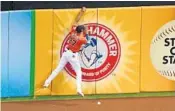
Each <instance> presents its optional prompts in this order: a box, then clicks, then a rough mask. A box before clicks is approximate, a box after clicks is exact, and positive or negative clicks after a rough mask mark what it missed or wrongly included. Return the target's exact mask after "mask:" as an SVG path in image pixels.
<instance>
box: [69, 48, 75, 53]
mask: <svg viewBox="0 0 175 111" xmlns="http://www.w3.org/2000/svg"><path fill="white" fill-rule="evenodd" d="M67 50H70V49H69V48H67ZM70 51H71V52H72V53H77V52H74V51H72V50H70Z"/></svg>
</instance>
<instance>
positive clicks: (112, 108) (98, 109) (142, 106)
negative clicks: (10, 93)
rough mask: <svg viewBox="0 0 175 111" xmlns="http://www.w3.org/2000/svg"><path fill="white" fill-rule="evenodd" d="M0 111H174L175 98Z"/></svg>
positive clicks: (21, 105) (14, 105)
mask: <svg viewBox="0 0 175 111" xmlns="http://www.w3.org/2000/svg"><path fill="white" fill-rule="evenodd" d="M98 101H100V102H101V105H97V102H98ZM2 111H175V97H156V98H120V99H98V100H62V101H32V102H5V103H2Z"/></svg>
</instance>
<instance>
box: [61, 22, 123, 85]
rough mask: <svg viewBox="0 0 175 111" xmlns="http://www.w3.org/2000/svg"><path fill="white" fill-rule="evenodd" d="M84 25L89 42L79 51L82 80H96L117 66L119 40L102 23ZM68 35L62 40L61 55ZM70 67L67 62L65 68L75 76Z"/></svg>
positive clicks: (119, 52) (119, 49)
mask: <svg viewBox="0 0 175 111" xmlns="http://www.w3.org/2000/svg"><path fill="white" fill-rule="evenodd" d="M84 25H85V26H87V27H88V31H89V42H88V43H87V44H86V45H85V46H84V48H83V50H82V51H80V52H79V57H80V63H81V67H82V68H81V69H82V80H83V81H86V82H93V81H98V80H101V79H104V78H105V77H107V76H108V75H109V74H111V73H112V72H113V70H114V69H115V68H116V67H117V64H118V63H119V60H120V55H121V47H120V42H119V40H118V38H117V36H116V35H115V33H114V32H113V31H112V30H110V29H109V28H108V27H106V26H104V25H102V24H97V23H89V24H84ZM69 37H70V34H68V35H67V36H66V38H65V39H64V41H63V44H62V48H61V52H60V53H61V56H62V53H63V51H64V50H65V48H66V45H67V44H68V38H69ZM71 67H72V66H71V65H70V64H69V63H67V64H66V66H65V70H66V71H67V72H68V74H70V75H71V76H72V77H74V78H76V73H75V71H74V70H73V68H71Z"/></svg>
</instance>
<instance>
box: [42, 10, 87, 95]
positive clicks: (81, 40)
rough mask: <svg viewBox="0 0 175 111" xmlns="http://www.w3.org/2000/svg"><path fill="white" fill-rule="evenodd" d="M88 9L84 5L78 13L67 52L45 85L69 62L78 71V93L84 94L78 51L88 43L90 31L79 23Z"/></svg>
mask: <svg viewBox="0 0 175 111" xmlns="http://www.w3.org/2000/svg"><path fill="white" fill-rule="evenodd" d="M85 11H86V8H85V7H83V8H82V9H81V11H80V13H79V14H78V16H77V18H76V21H75V23H74V25H73V26H72V29H71V31H70V34H71V35H70V38H69V43H68V46H67V47H66V50H65V52H63V54H62V57H61V59H60V63H59V65H58V66H57V67H56V69H55V70H53V72H52V73H51V75H50V76H49V77H48V79H47V80H46V81H45V83H44V87H45V88H47V87H48V86H49V85H50V83H51V81H52V80H53V79H54V78H55V77H56V76H57V75H58V74H59V72H60V71H61V70H62V69H63V68H64V66H65V65H66V64H67V63H68V62H69V63H70V64H71V66H72V68H73V69H74V71H75V72H76V76H77V77H76V85H77V93H78V94H79V95H80V96H84V94H83V92H82V89H81V82H82V72H81V66H80V61H79V57H78V52H79V51H80V49H81V47H82V45H83V44H86V43H87V39H88V33H87V28H86V27H85V26H84V25H77V24H78V21H79V20H80V18H81V16H82V15H83V13H84V12H85Z"/></svg>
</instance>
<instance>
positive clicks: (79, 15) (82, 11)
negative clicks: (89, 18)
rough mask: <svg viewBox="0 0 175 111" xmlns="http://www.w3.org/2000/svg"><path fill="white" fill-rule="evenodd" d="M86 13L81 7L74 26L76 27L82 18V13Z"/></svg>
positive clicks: (84, 8)
mask: <svg viewBox="0 0 175 111" xmlns="http://www.w3.org/2000/svg"><path fill="white" fill-rule="evenodd" d="M85 11H86V7H82V8H81V11H80V12H79V13H78V15H77V17H76V19H75V23H74V25H78V22H79V21H80V19H81V17H82V16H83V14H84V12H85Z"/></svg>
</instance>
